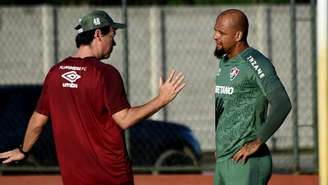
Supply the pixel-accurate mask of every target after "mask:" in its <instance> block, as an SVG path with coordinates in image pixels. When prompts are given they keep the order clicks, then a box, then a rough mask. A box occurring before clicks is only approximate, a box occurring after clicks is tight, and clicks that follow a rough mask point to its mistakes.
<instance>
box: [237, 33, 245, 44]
mask: <svg viewBox="0 0 328 185" xmlns="http://www.w3.org/2000/svg"><path fill="white" fill-rule="evenodd" d="M243 35H244V33H243V32H242V31H237V32H236V35H235V40H236V41H237V42H239V41H241V40H242V38H243Z"/></svg>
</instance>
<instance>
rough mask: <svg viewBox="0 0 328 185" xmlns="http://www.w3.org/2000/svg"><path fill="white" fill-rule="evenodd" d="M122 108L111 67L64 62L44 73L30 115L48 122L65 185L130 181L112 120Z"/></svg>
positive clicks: (94, 62) (86, 61) (89, 61)
mask: <svg viewBox="0 0 328 185" xmlns="http://www.w3.org/2000/svg"><path fill="white" fill-rule="evenodd" d="M127 107H129V103H128V101H127V100H126V96H125V93H124V87H123V83H122V79H121V77H120V75H119V73H118V71H117V70H116V69H115V68H114V67H112V66H111V65H108V64H103V63H101V62H99V60H97V59H96V58H92V57H90V58H85V59H81V58H72V57H69V58H67V59H65V60H63V61H62V62H60V63H58V64H57V65H55V66H54V67H53V68H52V69H51V70H50V72H49V74H48V75H47V78H46V80H45V84H44V89H43V92H42V95H41V98H40V100H39V103H38V106H37V109H36V110H37V111H38V112H39V113H41V114H45V115H50V117H51V119H52V124H53V132H54V139H55V143H56V150H57V153H58V160H59V164H60V167H61V173H62V176H63V181H64V183H65V184H99V185H100V184H120V183H125V182H128V181H132V172H131V167H130V164H129V163H128V160H127V158H128V157H127V154H126V151H125V144H124V137H123V131H122V129H121V128H120V127H119V126H118V125H117V124H116V123H115V121H114V120H113V119H112V114H113V113H115V112H117V111H119V110H122V109H124V108H127Z"/></svg>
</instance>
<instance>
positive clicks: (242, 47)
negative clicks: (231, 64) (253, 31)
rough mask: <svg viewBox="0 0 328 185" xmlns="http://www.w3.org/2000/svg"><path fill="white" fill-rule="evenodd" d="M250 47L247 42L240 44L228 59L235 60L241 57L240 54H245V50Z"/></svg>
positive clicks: (229, 54)
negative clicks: (236, 57)
mask: <svg viewBox="0 0 328 185" xmlns="http://www.w3.org/2000/svg"><path fill="white" fill-rule="evenodd" d="M248 47H249V45H248V43H247V42H238V43H237V44H236V45H235V47H234V48H233V49H232V51H231V52H230V53H228V58H234V57H235V56H237V55H239V53H241V52H243V51H244V50H245V49H247V48H248Z"/></svg>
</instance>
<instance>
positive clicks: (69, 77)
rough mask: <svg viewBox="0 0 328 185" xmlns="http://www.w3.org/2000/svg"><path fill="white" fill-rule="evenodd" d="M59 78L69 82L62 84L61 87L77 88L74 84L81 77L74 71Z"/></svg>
mask: <svg viewBox="0 0 328 185" xmlns="http://www.w3.org/2000/svg"><path fill="white" fill-rule="evenodd" d="M61 77H62V78H64V79H65V80H67V81H69V82H70V83H63V84H62V85H63V87H68V88H78V85H77V84H75V83H74V82H76V80H78V79H80V78H81V76H80V75H79V74H77V73H76V71H69V72H67V73H64V74H62V75H61Z"/></svg>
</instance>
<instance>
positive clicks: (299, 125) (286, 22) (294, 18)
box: [0, 0, 318, 175]
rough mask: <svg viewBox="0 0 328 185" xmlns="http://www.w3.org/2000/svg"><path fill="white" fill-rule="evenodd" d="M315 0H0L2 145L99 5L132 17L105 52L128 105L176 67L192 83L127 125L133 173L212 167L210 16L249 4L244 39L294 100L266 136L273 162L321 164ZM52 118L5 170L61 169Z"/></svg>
mask: <svg viewBox="0 0 328 185" xmlns="http://www.w3.org/2000/svg"><path fill="white" fill-rule="evenodd" d="M315 6H316V2H315V0H226V1H225V0H131V1H130V0H123V2H122V1H120V0H113V1H105V0H81V1H77V0H65V1H59V0H48V1H47V0H30V1H29V2H28V3H27V2H25V1H19V0H0V43H1V47H0V56H1V59H0V94H1V95H0V152H2V151H6V150H9V149H12V148H15V147H17V146H19V145H20V144H21V143H22V141H23V136H24V133H25V129H26V126H27V122H28V119H29V117H30V115H31V113H32V112H33V110H34V108H35V104H36V101H37V100H38V96H39V94H40V91H41V88H42V82H43V80H44V77H45V74H46V73H47V71H48V70H49V69H50V67H51V66H52V65H54V64H56V63H57V62H59V61H61V60H62V59H64V58H65V57H67V56H69V55H72V54H73V53H74V51H75V49H76V47H75V42H74V39H75V35H76V34H77V33H76V31H75V30H74V29H73V28H74V27H75V26H76V25H77V24H78V19H79V18H80V16H82V15H84V14H85V13H86V12H88V11H90V10H94V9H103V10H105V11H107V12H108V13H109V14H110V15H111V16H112V17H113V18H114V20H116V21H118V22H126V23H127V25H128V27H127V29H125V30H119V31H117V37H116V42H117V46H116V47H115V48H114V51H113V53H112V55H111V57H110V58H109V59H108V60H104V62H105V63H110V64H113V65H114V66H115V67H117V68H118V69H119V71H120V72H121V74H122V76H123V78H124V81H125V88H126V91H127V94H128V98H129V100H130V103H131V104H132V105H140V104H143V103H144V102H145V101H147V100H149V99H151V98H152V97H154V96H156V95H157V94H158V81H159V77H160V76H164V77H165V75H166V74H167V73H168V72H169V70H171V69H173V68H175V69H176V70H178V71H181V72H183V73H184V74H185V76H186V83H187V86H186V87H185V89H184V90H183V92H181V94H180V95H179V96H178V97H177V99H176V100H175V101H174V102H173V103H171V104H170V105H169V106H168V107H166V108H165V109H163V110H162V111H160V112H159V113H157V114H155V115H154V116H152V117H151V118H150V119H149V120H146V121H144V122H143V123H140V124H138V125H137V126H135V127H132V128H130V129H128V130H127V131H126V141H127V148H128V151H129V154H130V158H131V160H132V163H133V167H134V171H135V172H136V173H152V174H158V173H209V172H213V169H214V166H215V159H214V150H215V142H214V139H215V137H214V136H215V133H214V88H215V81H214V80H215V72H216V69H217V60H216V59H215V58H214V56H213V51H214V48H215V42H214V40H213V36H214V24H215V19H216V16H217V15H218V14H219V13H220V12H221V11H223V10H225V9H228V8H238V9H241V10H242V11H244V12H245V13H246V15H247V16H248V18H249V22H250V30H249V37H248V42H249V44H250V45H251V46H252V47H254V48H256V49H258V50H259V51H261V52H262V53H264V54H265V55H266V56H267V57H268V58H270V59H271V61H272V63H273V64H274V66H275V68H276V70H277V73H278V75H279V76H280V78H281V80H282V82H283V84H284V85H285V87H286V89H287V92H288V94H289V96H290V98H291V100H292V104H293V110H292V112H291V113H290V114H289V116H288V118H287V119H286V121H285V122H284V124H283V125H282V126H281V128H280V129H279V130H278V131H277V132H276V133H275V135H274V136H273V137H272V138H271V139H270V140H269V141H268V142H267V144H268V146H269V147H270V149H271V151H272V153H273V165H274V166H273V167H274V172H279V173H317V171H318V163H317V159H318V157H317V156H318V152H317V151H318V150H317V149H318V143H317V110H316V107H317V97H316V95H317V92H316V75H317V73H316V35H315V33H316V30H315V29H316V26H315V25H316V23H315V20H316V18H315V11H316V10H315ZM57 165H58V164H57V159H56V154H55V149H54V145H53V139H52V134H51V122H50V123H49V124H47V127H46V129H45V131H44V132H43V134H42V136H41V138H40V139H39V141H38V142H37V143H36V144H35V146H34V147H33V149H32V151H31V155H30V157H29V158H28V159H27V160H25V161H23V162H21V163H19V164H15V165H12V166H6V167H4V166H0V174H3V175H6V174H17V173H24V174H26V173H37V174H49V173H59V169H58V166H57Z"/></svg>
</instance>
